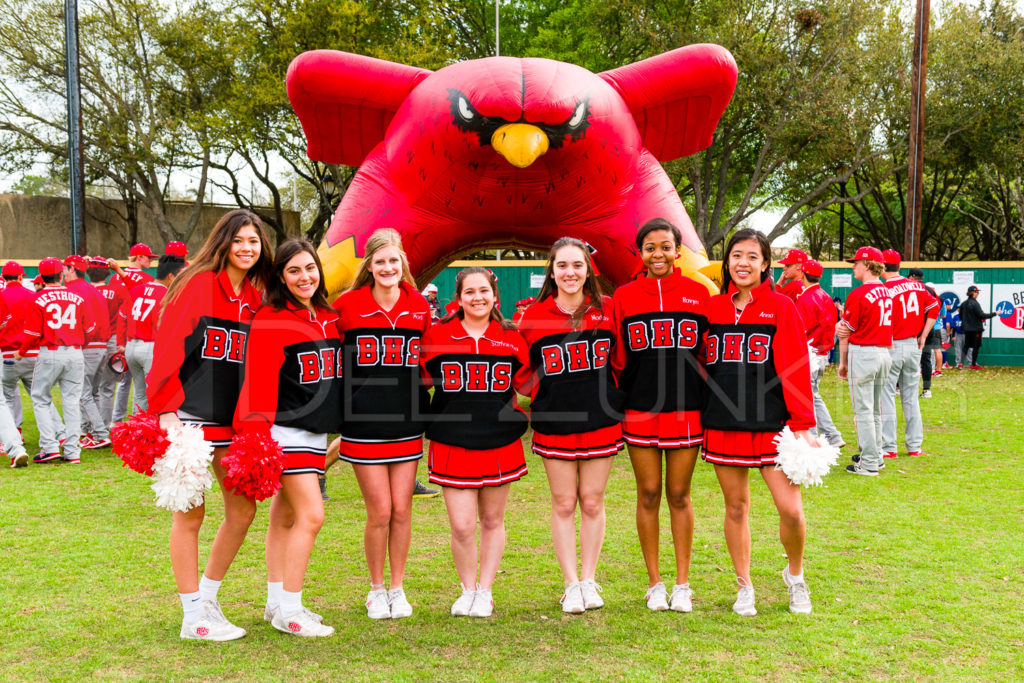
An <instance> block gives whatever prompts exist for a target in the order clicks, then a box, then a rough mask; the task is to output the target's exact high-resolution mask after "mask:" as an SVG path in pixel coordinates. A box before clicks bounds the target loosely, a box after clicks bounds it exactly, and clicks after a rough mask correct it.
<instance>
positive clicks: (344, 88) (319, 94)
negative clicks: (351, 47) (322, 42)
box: [286, 50, 432, 166]
mask: <svg viewBox="0 0 1024 683" xmlns="http://www.w3.org/2000/svg"><path fill="white" fill-rule="evenodd" d="M431 73H432V72H430V71H428V70H426V69H419V68H416V67H413V66H406V65H404V64H396V63H394V62H386V61H384V60H381V59H374V58H373V57H364V56H362V55H354V54H351V53H349V52H340V51H338V50H313V51H311V52H304V53H302V54H301V55H299V56H298V57H296V58H295V59H294V60H293V61H292V63H291V65H289V67H288V75H287V78H286V83H287V86H288V99H289V100H291V103H292V108H293V109H295V113H296V114H297V115H298V117H299V121H300V122H301V123H302V130H303V132H304V133H305V134H306V140H307V147H306V154H308V155H309V158H310V159H313V160H315V161H321V162H324V163H327V164H345V165H347V166H359V165H360V164H361V163H362V162H363V159H365V158H366V155H367V154H369V153H370V150H371V149H373V147H374V146H375V145H376V144H377V143H379V142H380V141H381V140H383V139H384V133H385V131H386V130H387V128H388V124H390V123H391V119H392V118H394V116H395V112H396V111H398V107H399V106H400V105H401V104H402V102H403V101H404V100H405V98H406V96H407V95H408V94H409V92H410V91H411V90H412V89H413V88H415V87H416V85H417V84H418V83H419V82H420V81H422V80H423V79H424V78H426V77H427V76H429V75H430V74H431Z"/></svg>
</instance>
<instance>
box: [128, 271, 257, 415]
mask: <svg viewBox="0 0 1024 683" xmlns="http://www.w3.org/2000/svg"><path fill="white" fill-rule="evenodd" d="M261 298H262V296H261V295H260V293H259V292H258V291H257V290H256V288H255V287H253V286H252V283H251V282H249V279H248V278H244V279H243V280H242V288H241V292H240V293H238V294H236V293H235V290H234V288H233V287H232V286H231V280H230V279H228V274H227V271H221V272H220V273H213V272H205V273H196V275H194V276H193V277H192V279H191V280H190V281H189V282H188V284H187V285H185V288H184V290H182V291H180V292H178V293H177V295H176V296H175V297H174V300H173V301H170V302H164V305H163V313H161V315H160V321H159V324H158V325H157V331H156V344H155V345H154V347H153V368H152V369H151V370H150V372H149V375H148V376H147V377H146V396H147V398H148V399H149V407H150V409H151V410H152V411H153V412H155V413H167V412H174V411H176V410H179V409H181V410H183V411H185V412H187V413H189V414H191V415H194V416H196V417H199V418H202V419H204V420H208V421H210V422H212V423H213V424H215V425H230V424H231V423H232V421H233V419H234V417H235V405H236V404H237V403H238V392H239V390H240V389H241V387H242V377H243V375H244V370H245V366H244V363H245V340H246V336H247V335H248V333H249V323H250V322H251V321H252V317H253V315H254V314H255V312H256V309H257V308H259V306H260V300H261Z"/></svg>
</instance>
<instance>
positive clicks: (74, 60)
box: [64, 0, 86, 254]
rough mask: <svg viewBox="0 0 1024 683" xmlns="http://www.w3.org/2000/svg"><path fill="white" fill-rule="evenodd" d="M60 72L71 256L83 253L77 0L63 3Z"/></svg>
mask: <svg viewBox="0 0 1024 683" xmlns="http://www.w3.org/2000/svg"><path fill="white" fill-rule="evenodd" d="M64 70H65V76H66V81H67V99H68V165H69V171H70V174H69V180H70V182H69V185H68V194H69V198H70V200H71V253H72V254H84V253H85V251H86V246H85V166H84V164H83V161H82V93H81V84H80V83H79V70H78V0H64Z"/></svg>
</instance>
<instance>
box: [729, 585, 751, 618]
mask: <svg viewBox="0 0 1024 683" xmlns="http://www.w3.org/2000/svg"><path fill="white" fill-rule="evenodd" d="M736 581H737V582H738V583H739V584H740V590H739V592H738V593H737V594H736V602H734V603H733V604H732V611H733V612H735V613H736V614H738V615H740V616H741V617H753V616H755V615H757V609H755V608H754V587H753V586H751V585H749V584H745V583H743V579H740V578H737V579H736Z"/></svg>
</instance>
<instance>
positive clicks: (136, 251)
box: [128, 243, 156, 258]
mask: <svg viewBox="0 0 1024 683" xmlns="http://www.w3.org/2000/svg"><path fill="white" fill-rule="evenodd" d="M128 253H129V254H130V255H132V256H149V257H150V258H155V257H156V254H154V253H153V250H152V249H150V248H149V245H148V244H142V243H139V244H136V245H135V246H133V247H132V248H131V250H130V251H129V252H128Z"/></svg>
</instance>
